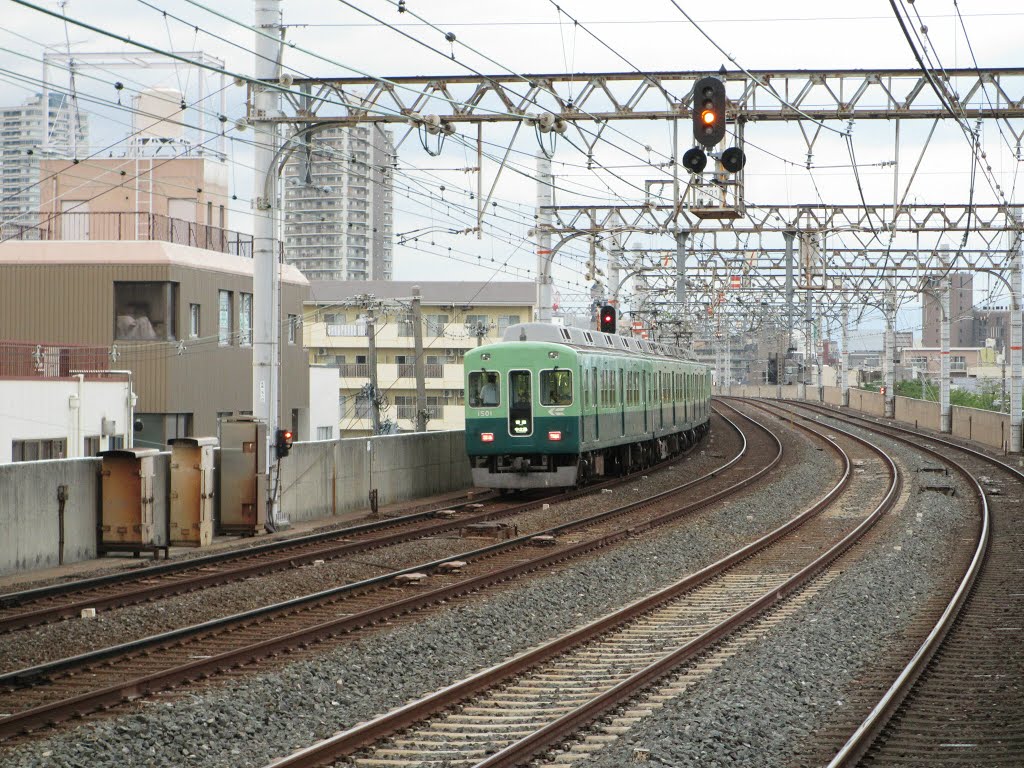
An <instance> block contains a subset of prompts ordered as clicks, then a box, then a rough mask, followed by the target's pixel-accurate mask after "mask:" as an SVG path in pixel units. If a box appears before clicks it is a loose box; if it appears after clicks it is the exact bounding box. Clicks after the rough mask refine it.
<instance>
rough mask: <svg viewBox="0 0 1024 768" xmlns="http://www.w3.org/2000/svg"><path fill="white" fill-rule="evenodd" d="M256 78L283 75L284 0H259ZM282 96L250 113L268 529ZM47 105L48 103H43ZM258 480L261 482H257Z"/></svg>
mask: <svg viewBox="0 0 1024 768" xmlns="http://www.w3.org/2000/svg"><path fill="white" fill-rule="evenodd" d="M255 10H256V15H255V29H256V40H255V45H254V48H253V50H254V51H255V73H256V79H257V80H258V81H260V80H270V81H277V80H278V79H279V78H280V76H281V64H280V62H281V43H280V37H281V32H282V29H283V26H282V12H281V0H255ZM280 101H281V98H280V95H279V94H278V92H277V91H276V90H274V89H273V88H271V87H268V86H266V85H258V84H254V86H253V103H252V107H251V109H252V114H253V115H254V116H255V119H254V120H253V133H254V134H255V142H254V144H255V148H254V151H253V166H254V168H255V171H256V173H255V178H254V182H253V185H254V190H253V200H254V201H255V202H254V205H253V278H252V282H253V315H254V317H253V340H252V412H253V416H254V417H255V418H256V419H257V420H258V421H261V422H263V423H264V424H266V427H267V432H266V436H267V437H266V442H265V444H264V446H263V451H262V454H263V466H261V467H259V468H258V470H259V472H260V473H261V474H262V475H263V477H262V478H260V481H262V482H263V483H264V484H265V485H264V487H265V493H266V505H267V528H268V529H270V530H275V529H276V528H277V527H278V523H279V517H278V514H277V506H278V505H277V492H278V488H277V485H278V483H277V478H276V463H275V461H274V458H273V453H274V452H273V446H274V441H275V433H276V431H277V427H278V413H277V410H278V391H279V379H280V361H279V359H278V354H279V349H278V340H279V338H280V333H281V323H280V307H279V304H280V282H281V274H280V269H281V265H280V262H279V261H278V254H277V238H276V229H277V227H276V225H277V212H276V208H277V182H278V175H277V168H276V167H275V162H274V158H275V156H276V154H277V150H278V138H279V137H278V132H277V127H276V126H275V125H274V123H272V122H270V121H268V120H266V119H262V118H268V117H276V116H277V115H278V114H279V112H280ZM43 109H44V110H45V109H46V105H44V106H43ZM260 481H258V484H259V482H260Z"/></svg>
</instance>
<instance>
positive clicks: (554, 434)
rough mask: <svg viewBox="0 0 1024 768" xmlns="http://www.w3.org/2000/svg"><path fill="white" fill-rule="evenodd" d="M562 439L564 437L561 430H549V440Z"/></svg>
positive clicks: (556, 440)
mask: <svg viewBox="0 0 1024 768" xmlns="http://www.w3.org/2000/svg"><path fill="white" fill-rule="evenodd" d="M561 439H562V433H561V432H548V440H551V441H552V442H555V443H557V442H558V441H559V440H561Z"/></svg>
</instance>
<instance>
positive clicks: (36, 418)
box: [0, 379, 131, 464]
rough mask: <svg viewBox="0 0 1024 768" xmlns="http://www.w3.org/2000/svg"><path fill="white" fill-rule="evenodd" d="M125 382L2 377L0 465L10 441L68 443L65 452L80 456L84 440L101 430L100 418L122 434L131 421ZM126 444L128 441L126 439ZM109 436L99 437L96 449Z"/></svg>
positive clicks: (103, 445) (8, 452)
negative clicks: (64, 440) (108, 420)
mask: <svg viewBox="0 0 1024 768" xmlns="http://www.w3.org/2000/svg"><path fill="white" fill-rule="evenodd" d="M129 414H130V412H129V407H128V382H127V381H82V382H79V381H68V380H66V379H38V380H32V381H26V380H25V379H0V464H4V463H8V462H10V461H11V442H12V441H14V440H59V439H60V438H66V439H67V441H68V455H67V457H66V458H75V457H78V456H82V455H84V451H85V438H86V437H90V436H96V435H101V434H102V426H101V425H102V421H103V419H104V418H106V419H110V420H112V421H114V422H116V434H117V435H121V436H124V435H125V431H126V430H130V429H131V425H130V423H129V420H130V415H129ZM125 444H126V445H127V444H128V441H127V440H126V441H125ZM107 447H109V438H108V437H101V438H100V450H104V449H106V448H107Z"/></svg>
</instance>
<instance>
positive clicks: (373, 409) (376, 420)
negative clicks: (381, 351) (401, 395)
mask: <svg viewBox="0 0 1024 768" xmlns="http://www.w3.org/2000/svg"><path fill="white" fill-rule="evenodd" d="M366 344H367V350H366V365H367V368H368V369H369V373H370V418H371V419H372V420H373V434H375V435H379V434H380V401H379V400H378V399H377V328H376V321H375V320H374V317H373V310H372V309H371V310H369V312H367V315H366Z"/></svg>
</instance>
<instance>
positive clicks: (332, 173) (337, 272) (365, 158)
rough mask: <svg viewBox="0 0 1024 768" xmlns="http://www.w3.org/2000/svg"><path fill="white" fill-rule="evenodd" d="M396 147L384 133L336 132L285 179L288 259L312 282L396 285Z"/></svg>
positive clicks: (304, 154) (300, 155) (301, 156)
mask: <svg viewBox="0 0 1024 768" xmlns="http://www.w3.org/2000/svg"><path fill="white" fill-rule="evenodd" d="M394 155H395V151H394V142H393V138H392V134H391V132H390V131H386V130H382V129H381V128H379V127H377V126H373V125H371V126H355V127H351V128H330V129H327V130H325V131H321V132H319V133H316V134H314V136H313V138H312V140H311V144H310V147H309V148H308V150H307V151H301V150H300V151H297V152H295V153H294V154H293V155H292V157H291V159H290V160H289V162H288V164H287V165H286V167H285V172H284V184H285V186H284V201H285V203H284V209H285V215H284V253H285V261H286V262H288V263H289V264H294V265H295V266H296V267H298V268H299V270H300V271H301V272H302V273H303V274H304V275H306V277H307V278H309V279H310V280H390V279H391V275H392V263H391V237H392V226H393V225H392V206H393V203H392V194H393V192H392V178H393V173H392V171H393V167H392V163H393V162H394Z"/></svg>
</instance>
